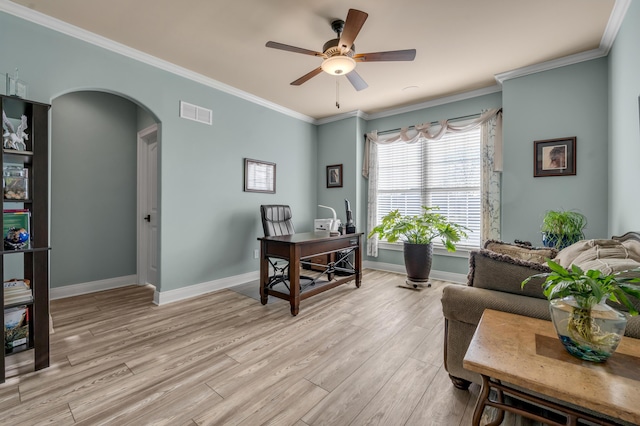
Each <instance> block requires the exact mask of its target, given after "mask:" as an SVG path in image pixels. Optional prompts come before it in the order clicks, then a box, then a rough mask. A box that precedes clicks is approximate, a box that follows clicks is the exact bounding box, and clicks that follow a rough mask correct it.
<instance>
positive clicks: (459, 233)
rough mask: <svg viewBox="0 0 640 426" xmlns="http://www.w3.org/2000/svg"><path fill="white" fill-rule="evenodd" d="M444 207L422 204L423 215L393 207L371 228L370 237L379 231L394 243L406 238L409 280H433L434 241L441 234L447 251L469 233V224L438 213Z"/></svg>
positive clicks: (381, 236)
mask: <svg viewBox="0 0 640 426" xmlns="http://www.w3.org/2000/svg"><path fill="white" fill-rule="evenodd" d="M439 209H440V208H439V207H437V206H435V207H427V206H422V214H420V215H414V216H411V215H402V214H400V211H398V210H392V211H390V212H389V213H388V214H387V215H386V216H384V217H383V218H382V222H381V223H380V225H378V226H376V227H375V228H373V229H372V230H371V233H370V234H369V236H368V238H371V237H372V236H373V235H377V236H378V238H381V239H386V240H387V241H388V242H390V243H395V242H396V241H398V240H403V241H404V264H405V267H406V269H407V278H408V282H407V284H410V285H412V286H413V288H417V287H418V284H419V283H427V286H428V287H431V284H429V283H428V282H429V273H430V272H431V261H432V258H433V241H434V240H435V239H436V238H440V241H442V244H443V245H444V246H445V247H446V249H447V251H451V252H453V251H456V246H455V243H457V242H458V241H460V240H461V239H462V238H466V237H467V233H466V231H468V230H469V229H468V228H467V227H465V226H462V225H459V224H457V223H454V222H450V221H449V220H448V219H447V217H446V216H444V215H443V214H440V213H434V210H435V211H437V210H439Z"/></svg>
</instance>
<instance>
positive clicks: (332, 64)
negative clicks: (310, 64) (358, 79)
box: [320, 55, 356, 75]
mask: <svg viewBox="0 0 640 426" xmlns="http://www.w3.org/2000/svg"><path fill="white" fill-rule="evenodd" d="M320 67H321V68H322V71H324V72H326V73H327V74H331V75H344V74H348V73H350V72H351V71H353V70H354V68H355V67H356V61H355V59H353V58H351V57H349V56H344V55H337V56H332V57H330V58H327V59H325V60H324V61H323V62H322V65H321V66H320Z"/></svg>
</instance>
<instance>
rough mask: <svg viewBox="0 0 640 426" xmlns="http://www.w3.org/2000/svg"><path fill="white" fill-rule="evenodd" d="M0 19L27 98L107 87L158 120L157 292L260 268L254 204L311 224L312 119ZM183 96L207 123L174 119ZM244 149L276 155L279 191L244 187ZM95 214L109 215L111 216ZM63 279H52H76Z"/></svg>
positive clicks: (0, 47) (7, 63) (3, 48)
mask: <svg viewBox="0 0 640 426" xmlns="http://www.w3.org/2000/svg"><path fill="white" fill-rule="evenodd" d="M0 28H2V33H3V34H11V40H12V42H11V43H1V44H0V57H2V58H4V59H3V62H2V67H3V69H1V70H0V72H11V71H12V70H13V69H14V68H16V67H19V68H20V77H21V79H23V80H25V81H26V82H28V84H29V98H30V99H33V100H37V101H40V102H47V103H51V102H52V101H53V100H54V99H56V98H58V97H59V96H61V95H63V94H67V93H70V92H75V91H83V90H96V91H104V92H109V93H113V94H117V95H119V96H123V97H125V98H127V99H130V100H132V101H133V102H134V103H135V104H137V105H138V106H141V107H143V108H144V109H146V110H148V111H149V112H150V114H151V115H152V116H153V117H155V118H157V121H158V122H160V123H161V140H160V161H159V170H160V182H159V184H160V188H161V194H160V209H161V218H160V229H161V237H160V283H161V284H160V290H161V291H167V290H172V289H177V288H180V287H184V286H188V285H192V284H199V283H204V282H208V281H213V280H216V279H220V278H225V277H229V276H234V275H239V274H242V273H247V272H253V271H256V270H257V269H258V261H257V260H256V259H254V258H253V250H254V249H255V248H257V247H258V243H257V241H256V237H258V236H261V235H262V228H261V226H260V221H259V210H258V206H259V205H260V204H263V203H287V204H290V205H291V206H292V208H293V209H294V212H295V215H296V219H295V220H296V221H297V222H298V223H296V226H298V228H301V229H303V228H307V229H310V228H311V226H312V225H311V219H312V218H314V217H315V216H316V207H315V205H316V199H317V194H316V182H317V181H316V180H317V166H316V164H317V163H316V155H317V146H316V144H317V136H316V127H315V126H314V125H312V124H310V123H306V122H304V121H301V120H298V119H296V118H292V117H290V116H286V115H283V114H281V113H279V112H276V111H274V110H271V109H268V108H265V107H262V106H260V105H257V104H254V103H252V102H248V101H246V100H243V99H241V98H238V97H236V96H233V95H230V94H227V93H224V92H221V91H218V90H215V89H213V88H211V87H208V86H204V85H202V84H199V83H197V82H195V81H192V80H189V79H186V78H183V77H180V76H178V75H175V74H172V73H169V72H167V71H164V70H161V69H158V68H155V67H152V66H150V65H147V64H144V63H141V62H138V61H136V60H134V59H131V58H127V57H124V56H122V55H119V54H116V53H114V52H111V51H108V50H105V49H103V48H100V47H97V46H95V45H91V44H89V43H86V42H84V41H81V40H78V39H74V38H72V37H69V36H67V35H64V34H61V33H58V32H56V31H53V30H50V29H47V28H44V27H41V26H39V25H35V24H33V23H30V22H27V21H25V20H22V19H19V18H16V17H14V16H11V15H8V14H6V13H4V12H2V13H0ZM180 100H184V101H187V102H190V103H193V104H196V105H200V106H203V107H205V108H210V109H212V110H213V126H208V125H204V124H200V123H196V122H193V121H189V120H184V119H181V118H179V117H178V108H179V101H180ZM135 113H136V112H135V110H134V111H133V114H135ZM134 117H135V116H134ZM134 119H135V118H134ZM144 122H146V121H145V120H143V121H142V122H141V123H139V124H140V125H143V124H144ZM51 149H52V151H54V150H55V149H56V147H55V146H52V147H51ZM244 157H250V158H256V159H260V160H265V161H273V162H275V163H277V193H276V194H274V195H269V194H256V193H245V192H243V191H242V182H243V158H244ZM62 161H63V162H62V163H61V164H58V163H56V164H52V169H54V168H73V167H76V164H75V163H74V162H73V160H66V161H64V160H62ZM87 185H91V184H90V183H87ZM95 222H99V223H105V224H108V223H110V218H109V217H108V216H107V215H102V216H99V217H96V218H95ZM94 244H100V241H95V242H94ZM86 249H87V250H89V249H90V247H89V248H86ZM54 250H55V248H54ZM54 256H55V255H52V260H55V257H54ZM53 268H55V267H54V266H53V265H52V272H54V271H55V269H53ZM117 276H118V275H117V274H114V275H113V277H114V278H115V277H117ZM61 278H62V277H59V276H52V281H54V282H56V283H58V284H60V285H63V284H64V285H67V284H75V283H74V282H62V279H61ZM92 278H93V279H95V280H98V279H102V278H103V276H102V275H95V276H94V277H92ZM84 279H89V278H86V277H85V278H84Z"/></svg>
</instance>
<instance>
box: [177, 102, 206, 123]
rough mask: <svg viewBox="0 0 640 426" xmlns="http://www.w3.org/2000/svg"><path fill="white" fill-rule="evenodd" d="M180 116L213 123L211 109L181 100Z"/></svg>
mask: <svg viewBox="0 0 640 426" xmlns="http://www.w3.org/2000/svg"><path fill="white" fill-rule="evenodd" d="M180 117H182V118H186V119H187V120H193V121H197V122H199V123H204V124H208V125H209V126H211V124H212V123H213V111H211V110H210V109H207V108H202V107H199V106H197V105H193V104H190V103H187V102H183V101H180Z"/></svg>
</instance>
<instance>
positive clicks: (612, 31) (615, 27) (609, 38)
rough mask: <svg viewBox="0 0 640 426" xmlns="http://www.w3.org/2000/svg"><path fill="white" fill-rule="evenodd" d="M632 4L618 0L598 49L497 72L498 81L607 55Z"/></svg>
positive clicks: (628, 0)
mask: <svg viewBox="0 0 640 426" xmlns="http://www.w3.org/2000/svg"><path fill="white" fill-rule="evenodd" d="M630 5H631V0H616V2H615V3H614V5H613V9H612V11H611V15H610V16H609V21H608V22H607V27H606V28H605V30H604V34H603V35H602V38H601V39H600V46H599V47H598V48H597V49H592V50H587V51H585V52H580V53H576V54H575V55H569V56H565V57H563V58H558V59H553V60H551V61H546V62H540V63H538V64H534V65H530V66H527V67H522V68H516V69H514V70H511V71H506V72H503V73H500V74H496V75H495V79H496V81H497V82H498V83H499V84H502V83H503V82H505V81H506V80H511V79H512V78H517V77H523V76H525V75H529V74H535V73H538V72H542V71H548V70H552V69H554V68H560V67H565V66H567V65H573V64H577V63H580V62H584V61H590V60H592V59H598V58H602V57H603V56H607V55H608V54H609V51H610V50H611V46H613V42H614V41H615V39H616V36H617V35H618V31H619V30H620V27H621V26H622V22H623V21H624V17H625V15H626V13H627V10H628V9H629V6H630Z"/></svg>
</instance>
